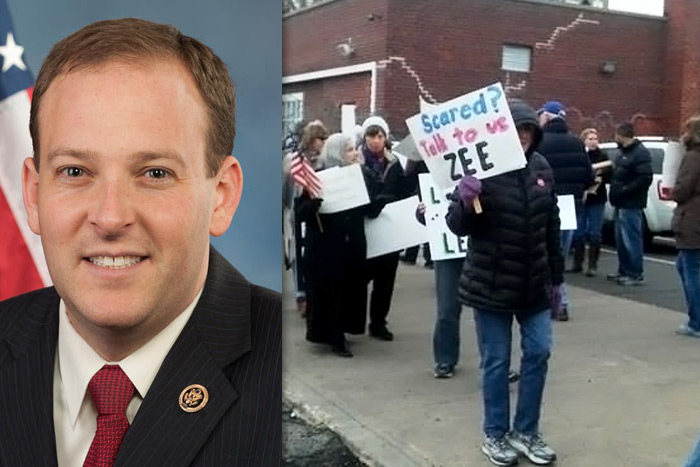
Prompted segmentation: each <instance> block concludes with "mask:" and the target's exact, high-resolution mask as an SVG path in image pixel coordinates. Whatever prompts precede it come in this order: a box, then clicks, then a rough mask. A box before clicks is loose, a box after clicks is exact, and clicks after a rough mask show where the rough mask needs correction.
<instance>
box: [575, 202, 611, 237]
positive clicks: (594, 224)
mask: <svg viewBox="0 0 700 467" xmlns="http://www.w3.org/2000/svg"><path fill="white" fill-rule="evenodd" d="M604 213H605V204H589V205H585V206H583V209H581V215H580V216H579V217H578V229H576V235H575V237H574V240H576V241H586V240H588V241H589V242H590V243H600V242H601V240H602V237H603V233H602V232H603V215H604Z"/></svg>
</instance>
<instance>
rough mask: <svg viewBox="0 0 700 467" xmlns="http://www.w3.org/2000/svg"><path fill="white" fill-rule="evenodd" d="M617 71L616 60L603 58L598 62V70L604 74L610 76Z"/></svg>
mask: <svg viewBox="0 0 700 467" xmlns="http://www.w3.org/2000/svg"><path fill="white" fill-rule="evenodd" d="M616 71H617V61H615V60H603V61H602V62H601V63H600V72H601V73H602V74H604V75H606V76H612V75H614V74H615V72H616Z"/></svg>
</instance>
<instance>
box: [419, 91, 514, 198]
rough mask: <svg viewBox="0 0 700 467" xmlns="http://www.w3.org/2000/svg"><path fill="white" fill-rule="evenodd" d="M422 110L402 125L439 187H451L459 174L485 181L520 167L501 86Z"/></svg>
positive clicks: (512, 125) (509, 115)
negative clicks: (406, 128) (408, 132)
mask: <svg viewBox="0 0 700 467" xmlns="http://www.w3.org/2000/svg"><path fill="white" fill-rule="evenodd" d="M423 107H424V109H423V110H422V111H421V113H419V114H418V115H414V116H413V117H411V118H409V119H408V120H406V125H407V126H408V129H409V131H410V132H411V136H412V137H413V140H414V141H415V144H416V149H417V150H418V152H419V153H420V155H421V157H422V158H423V160H425V162H426V164H427V165H428V169H429V170H430V173H431V174H432V176H433V178H434V179H435V183H436V184H437V185H438V187H440V188H442V189H446V188H449V187H453V186H455V185H456V184H457V183H458V182H459V179H461V178H462V176H463V175H464V174H469V175H473V176H474V177H476V178H488V177H493V176H495V175H499V174H502V173H505V172H510V171H511V170H516V169H520V168H522V167H525V164H526V160H525V155H524V153H523V150H522V146H521V145H520V139H519V138H518V132H517V130H516V128H515V124H514V123H513V117H512V116H511V114H510V109H509V108H508V102H507V101H506V95H505V92H504V91H503V86H501V83H496V84H492V85H490V86H487V87H485V88H483V89H479V90H477V91H474V92H471V93H469V94H465V95H463V96H460V97H457V98H455V99H452V100H450V101H447V102H444V103H442V104H438V105H434V106H423Z"/></svg>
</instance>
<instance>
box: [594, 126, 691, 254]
mask: <svg viewBox="0 0 700 467" xmlns="http://www.w3.org/2000/svg"><path fill="white" fill-rule="evenodd" d="M637 139H639V140H640V141H641V142H642V143H643V144H644V146H645V147H646V148H647V149H648V150H649V153H650V155H651V168H652V170H653V172H654V178H653V181H652V183H651V186H650V187H649V192H648V193H647V207H646V208H645V209H644V226H643V229H644V246H645V248H646V247H648V246H649V245H650V244H651V241H652V238H653V237H654V236H664V237H673V232H672V231H671V218H672V217H673V209H674V208H675V207H676V202H675V201H673V200H672V199H671V197H670V194H671V190H670V189H669V188H667V187H664V186H663V185H662V172H663V170H664V159H665V158H666V155H667V154H670V153H671V152H673V151H678V152H677V153H675V154H674V155H673V157H679V154H680V151H681V145H680V143H678V142H677V141H672V140H669V139H666V138H663V137H655V136H641V137H638V138H637ZM600 149H601V150H603V151H604V152H605V153H606V154H607V155H608V158H609V159H610V160H611V161H613V163H614V161H615V158H616V157H617V156H618V155H619V154H620V150H619V149H618V148H617V144H616V143H614V142H609V143H602V144H600ZM608 193H610V187H609V186H608ZM613 211H614V209H613V207H612V206H611V205H610V202H609V201H608V203H606V205H605V222H606V223H608V226H610V225H612V223H613V217H614V216H613Z"/></svg>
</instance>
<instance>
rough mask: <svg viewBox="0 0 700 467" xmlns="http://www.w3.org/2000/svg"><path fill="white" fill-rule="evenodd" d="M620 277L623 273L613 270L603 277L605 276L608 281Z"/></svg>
mask: <svg viewBox="0 0 700 467" xmlns="http://www.w3.org/2000/svg"><path fill="white" fill-rule="evenodd" d="M622 277H625V276H623V275H622V274H620V273H619V272H613V273H611V274H608V275H607V276H605V278H606V279H607V280H609V281H616V280H618V279H620V278H622Z"/></svg>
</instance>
